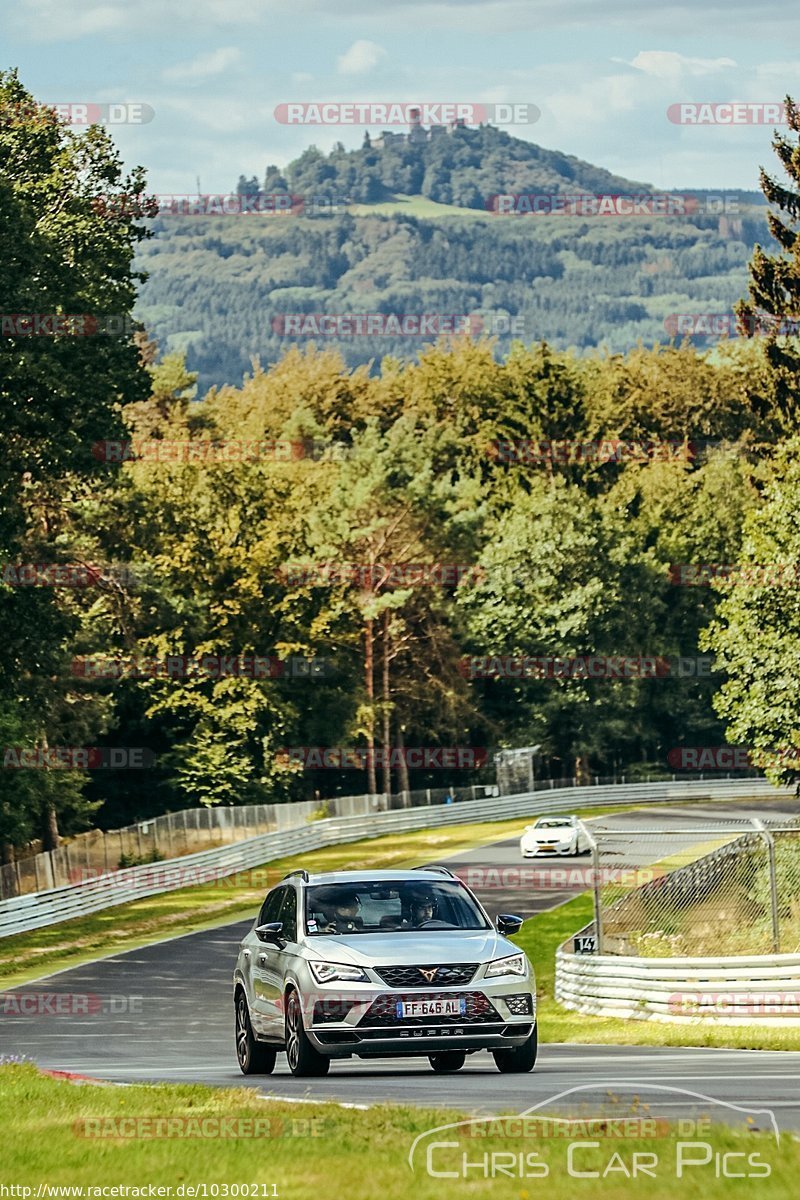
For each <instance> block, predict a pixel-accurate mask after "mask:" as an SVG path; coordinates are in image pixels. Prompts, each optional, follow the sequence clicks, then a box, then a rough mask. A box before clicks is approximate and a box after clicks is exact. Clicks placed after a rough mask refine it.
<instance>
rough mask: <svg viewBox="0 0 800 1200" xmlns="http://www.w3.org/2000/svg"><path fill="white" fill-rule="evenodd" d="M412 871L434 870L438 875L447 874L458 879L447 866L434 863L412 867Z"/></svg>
mask: <svg viewBox="0 0 800 1200" xmlns="http://www.w3.org/2000/svg"><path fill="white" fill-rule="evenodd" d="M411 870H412V871H436V872H438V874H439V875H449V876H450V878H451V879H458V876H457V875H456V874H454V873H453V871H451V870H450V868H449V867H440V866H439V865H438V864H434V865H433V866H432V867H412V868H411Z"/></svg>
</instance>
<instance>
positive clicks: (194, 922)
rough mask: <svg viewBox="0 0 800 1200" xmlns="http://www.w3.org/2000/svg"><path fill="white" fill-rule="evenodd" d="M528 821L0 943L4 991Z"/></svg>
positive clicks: (274, 873)
mask: <svg viewBox="0 0 800 1200" xmlns="http://www.w3.org/2000/svg"><path fill="white" fill-rule="evenodd" d="M628 811H630V808H629V806H619V805H618V806H616V807H608V808H599V809H586V810H582V812H583V813H584V815H588V816H603V815H606V814H610V813H615V812H628ZM527 820H528V818H526V817H514V818H511V819H505V820H502V821H484V822H483V823H481V824H464V825H451V826H449V827H445V828H443V829H421V830H417V831H415V832H413V833H396V834H390V835H388V836H386V837H379V838H371V839H369V840H365V841H360V842H350V843H349V844H347V845H342V846H329V847H327V848H325V849H324V850H313V851H310V852H304V853H302V854H296V855H293V856H291V857H287V858H281V859H276V860H275V861H273V862H268V863H266V864H265V865H264V866H262V867H257V868H253V869H252V870H250V871H245V872H242V873H241V874H240V875H232V876H228V877H226V878H224V879H216V880H214V881H212V882H209V883H205V884H200V885H197V886H195V887H186V888H180V889H177V890H175V891H173V892H163V893H161V894H160V895H157V896H150V897H149V898H147V899H144V900H134V901H132V902H131V903H129V904H119V905H115V906H114V907H113V908H104V909H101V910H100V911H99V912H96V913H91V914H90V915H89V916H86V917H77V918H75V919H74V920H71V921H62V922H60V923H59V924H58V925H49V926H46V927H45V928H44V929H34V930H32V931H30V932H29V933H19V934H16V935H15V936H14V937H7V938H2V939H0V982H2V985H3V986H4V987H15V986H17V985H18V984H21V983H29V982H31V981H32V980H34V979H40V978H41V977H42V976H43V975H46V974H47V973H48V972H50V971H61V970H64V969H65V968H67V967H74V966H79V965H80V964H81V963H83V962H87V961H89V960H91V959H94V958H100V957H102V956H103V955H109V954H115V953H118V952H119V951H120V950H134V949H137V948H138V947H139V946H146V945H149V944H150V943H152V942H158V941H161V940H163V939H165V938H168V937H175V936H178V935H180V934H182V933H192V932H194V931H196V930H200V929H213V928H215V927H217V926H219V925H225V924H227V923H229V922H231V921H236V920H239V919H241V920H244V919H245V918H246V917H249V916H252V915H253V914H254V913H255V912H256V909H257V908H258V905H259V904H260V903H261V900H262V899H263V896H264V893H265V892H266V891H267V890H268V888H270V887H273V886H274V885H275V883H276V882H277V881H278V880H279V879H281V878H282V877H283V875H284V874H285V873H286V872H287V871H291V870H293V869H294V868H296V867H305V868H306V869H307V870H309V871H332V870H337V869H338V870H361V869H362V868H365V867H366V868H370V867H373V868H378V867H404V866H418V865H421V864H423V863H426V862H431V861H433V860H438V859H442V858H451V857H453V856H454V855H457V854H459V853H461V852H463V851H465V850H471V849H474V848H475V847H476V846H479V845H481V844H483V843H485V842H491V841H497V840H498V839H501V838H507V837H513V836H514V835H515V834H516V833H517V832H521V830H522V827H523V826H524V824H525V823H526V821H527Z"/></svg>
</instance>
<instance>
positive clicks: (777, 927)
mask: <svg viewBox="0 0 800 1200" xmlns="http://www.w3.org/2000/svg"><path fill="white" fill-rule="evenodd" d="M683 822H684V824H683V825H682V826H681V825H679V824H678V822H677V821H675V822H672V821H670V822H667V824H666V826H665V827H663V828H661V829H629V830H624V829H621V828H617V829H613V828H608V829H606V828H598V827H597V826H594V827H593V828H592V829H591V831H590V839H591V841H592V856H593V872H592V879H593V887H594V909H595V919H594V923H593V925H592V926H591V927H588V928H587V929H586V930H584V931H582V934H583V937H586V936H587V935H588V937H589V939H590V941H589V943H587V944H588V945H591V946H592V947H593V948H594V949H596V951H597V952H598V953H602V954H619V955H637V956H639V957H645V958H675V957H682V956H690V957H695V956H701V957H713V956H719V955H730V954H742V955H751V954H772V953H781V952H782V953H798V952H800V822H797V823H792V822H791V821H789V822H787V818H785V817H780V818H778V817H775V818H768V817H765V818H764V819H763V820H757V819H749V818H744V817H743V818H742V819H741V820H737V819H736V818H733V819H730V818H726V819H725V820H724V821H719V822H714V821H713V819H706V818H705V817H704V818H703V821H702V823H700V822H699V821H698V823H697V824H695V825H691V823H690V822H689V821H687V820H686V817H685V816H684V818H683ZM670 826H672V827H670Z"/></svg>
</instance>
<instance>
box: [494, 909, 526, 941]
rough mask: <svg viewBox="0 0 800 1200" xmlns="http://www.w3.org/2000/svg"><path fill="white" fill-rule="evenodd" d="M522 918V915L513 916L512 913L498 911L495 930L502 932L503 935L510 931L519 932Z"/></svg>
mask: <svg viewBox="0 0 800 1200" xmlns="http://www.w3.org/2000/svg"><path fill="white" fill-rule="evenodd" d="M524 919H525V918H524V917H515V916H514V914H513V913H500V915H499V916H498V918H497V932H498V933H502V934H503V935H504V936H505V937H508V936H509V934H512V933H519V931H520V929H522V922H523V920H524Z"/></svg>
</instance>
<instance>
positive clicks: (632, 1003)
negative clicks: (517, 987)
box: [555, 939, 800, 1027]
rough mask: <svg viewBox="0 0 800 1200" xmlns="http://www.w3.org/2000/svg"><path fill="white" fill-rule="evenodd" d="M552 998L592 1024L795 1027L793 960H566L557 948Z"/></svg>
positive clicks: (797, 964) (799, 958)
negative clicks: (612, 1020)
mask: <svg viewBox="0 0 800 1200" xmlns="http://www.w3.org/2000/svg"><path fill="white" fill-rule="evenodd" d="M571 940H572V939H570V941H571ZM555 998H556V1000H557V1001H558V1003H559V1004H562V1005H563V1006H564V1008H569V1009H572V1010H573V1011H575V1012H580V1013H586V1014H591V1015H593V1016H598V1017H625V1018H628V1019H631V1018H632V1019H639V1020H650V1021H654V1020H655V1021H668V1022H675V1023H677V1024H682V1025H686V1024H689V1025H693V1024H697V1023H698V1022H702V1023H703V1024H706V1025H707V1024H720V1025H762V1026H764V1025H766V1026H773V1027H774V1026H776V1025H780V1026H784V1025H800V954H754V955H736V956H733V955H726V956H725V957H722V958H634V957H632V956H623V955H619V954H600V955H597V954H572V953H570V952H569V951H568V950H567V949H566V947H565V946H562V947H560V948H559V950H558V951H557V952H556V982H555Z"/></svg>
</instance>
